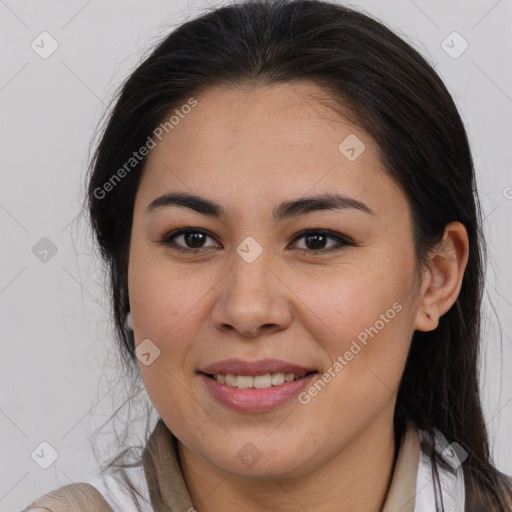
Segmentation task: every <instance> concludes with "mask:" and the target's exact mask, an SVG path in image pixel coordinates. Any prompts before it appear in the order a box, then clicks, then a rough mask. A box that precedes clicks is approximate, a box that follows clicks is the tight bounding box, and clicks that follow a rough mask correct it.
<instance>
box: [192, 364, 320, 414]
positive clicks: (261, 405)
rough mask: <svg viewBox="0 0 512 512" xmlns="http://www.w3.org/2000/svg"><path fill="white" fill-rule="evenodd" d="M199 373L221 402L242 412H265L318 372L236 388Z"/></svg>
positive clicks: (289, 396)
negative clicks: (263, 385) (261, 386)
mask: <svg viewBox="0 0 512 512" xmlns="http://www.w3.org/2000/svg"><path fill="white" fill-rule="evenodd" d="M199 375H200V376H201V378H202V379H203V381H204V383H205V384H206V387H207V388H208V390H209V391H210V393H211V394H212V395H213V397H214V398H216V399H217V400H218V401H219V402H220V403H221V404H223V405H225V406H227V407H230V408H231V409H235V410H237V411H241V412H265V411H271V410H273V409H275V408H276V407H278V406H280V405H281V404H283V403H285V402H287V401H288V400H290V399H291V398H293V397H294V396H296V395H297V394H298V393H300V392H301V391H302V389H304V388H305V387H306V386H307V385H308V384H309V383H310V382H311V381H312V380H313V379H314V378H315V376H316V375H317V373H311V374H309V375H306V376H305V377H302V378H301V379H297V380H294V381H292V382H285V383H284V384H281V385H279V386H271V387H269V388H265V389H256V388H249V389H241V388H234V387H231V386H227V385H226V384H221V383H220V382H217V381H216V380H215V379H212V378H211V377H208V376H206V375H205V374H204V373H200V374H199Z"/></svg>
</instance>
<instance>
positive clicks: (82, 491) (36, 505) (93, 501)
mask: <svg viewBox="0 0 512 512" xmlns="http://www.w3.org/2000/svg"><path fill="white" fill-rule="evenodd" d="M70 508H71V509H73V510H77V511H81V510H89V509H91V508H93V509H95V510H97V511H98V512H111V508H110V505H109V504H108V503H107V502H106V501H105V500H104V499H103V496H102V495H101V494H100V493H99V492H98V490H97V489H96V488H95V487H94V486H93V485H91V484H89V483H85V482H81V483H76V484H70V485H64V486H62V487H59V488H58V489H55V490H53V491H51V492H49V493H47V494H45V495H43V496H40V497H39V498H37V499H36V500H34V501H32V502H30V503H29V504H28V505H27V506H26V507H25V510H24V511H23V512H28V511H31V512H36V511H37V512H39V511H43V510H44V511H45V512H47V511H50V512H68V511H69V510H70Z"/></svg>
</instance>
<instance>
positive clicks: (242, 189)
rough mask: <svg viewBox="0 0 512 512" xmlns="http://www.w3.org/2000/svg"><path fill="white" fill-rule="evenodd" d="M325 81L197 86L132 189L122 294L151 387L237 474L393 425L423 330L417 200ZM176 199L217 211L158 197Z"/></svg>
mask: <svg viewBox="0 0 512 512" xmlns="http://www.w3.org/2000/svg"><path fill="white" fill-rule="evenodd" d="M315 93H317V94H319V95H321V96H322V97H323V98H326V94H325V93H322V91H321V90H320V89H318V88H317V87H316V86H315V85H313V84H311V83H307V82H302V83H298V82H297V83H294V84H290V83H288V84H279V85H273V86H260V87H254V88H246V89H244V90H243V91H241V90H234V89H232V90H231V89H227V88H212V89H209V90H208V91H207V92H205V93H203V94H201V95H199V96H197V97H195V100H196V101H197V105H196V106H195V107H194V108H191V109H190V112H189V109H188V108H186V109H183V110H182V115H181V116H179V123H177V124H175V125H174V127H173V128H172V129H169V130H168V133H166V132H165V131H164V136H163V137H162V140H161V141H160V142H159V141H156V142H158V144H157V146H156V147H155V148H154V149H152V150H151V152H150V155H149V158H148V161H147V166H146V168H145V170H144V174H143V176H142V179H141V182H140V186H139V189H138V193H137V196H136V200H135V207H134V218H133V229H132V235H131V245H130V259H129V297H130V306H131V311H132V316H133V326H134V333H135V340H136V346H137V351H138V354H139V356H140V359H139V367H140V371H141V374H142V378H143V381H144V384H145V386H146V389H147V392H148V394H149V397H150V399H151V400H152V402H153V404H154V406H155V408H156V410H157V411H158V413H159V414H160V416H161V417H162V419H163V420H164V422H165V423H166V425H167V426H168V428H169V429H170V430H171V431H172V432H173V433H174V434H175V435H176V436H177V438H178V439H179V440H180V441H181V442H182V443H183V445H182V446H184V447H185V449H187V450H189V451H190V453H194V454H196V456H200V458H201V460H203V461H206V463H209V464H211V465H213V466H215V467H217V468H220V469H222V470H224V471H229V472H231V473H236V474H240V475H242V474H243V475H252V476H258V475H259V476H264V475H265V473H270V474H272V475H278V474H279V475H285V474H286V475H300V474H303V473H305V472H307V471H311V470H312V469H313V468H315V467H318V466H320V465H325V464H326V463H327V462H328V461H330V460H332V459H334V458H335V457H336V456H341V454H342V453H343V452H345V453H350V452H347V451H345V450H349V448H350V446H355V443H356V441H357V440H358V439H361V437H362V436H363V435H367V434H368V433H369V432H373V435H375V436H378V435H379V434H378V433H379V432H388V433H389V431H390V429H391V428H392V420H393V410H394V405H395V400H396V390H397V387H398V384H399V381H400V378H401V375H402V372H403V368H404V365H405V360H406V356H407V352H408V348H409V343H410V339H411V336H412V334H413V332H414V329H415V328H416V326H415V325H416V317H417V312H418V300H417V294H416V293H415V276H416V272H417V268H416V266H415V259H414V251H413V242H412V234H411V215H410V210H409V207H408V204H407V201H406V198H405V196H404V195H403V193H402V192H401V190H400V188H399V187H398V186H397V185H396V184H395V183H394V182H393V181H392V180H391V179H390V178H389V176H388V175H387V174H386V173H385V172H384V168H383V165H382V163H381V161H380V159H379V149H378V147H377V145H376V143H375V142H374V140H372V139H371V138H370V137H369V135H368V134H367V133H366V132H365V131H363V130H361V129H360V128H358V127H356V126H354V125H352V124H350V123H349V122H348V121H345V120H344V119H343V118H341V117H340V116H339V115H335V114H334V113H333V112H332V111H331V110H330V109H329V108H328V107H326V106H325V105H322V103H320V102H318V101H317V100H315V98H314V97H313V96H311V95H312V94H315ZM183 112H189V113H187V114H184V113H183ZM347 138H348V139H347ZM363 144H364V146H363ZM177 193H180V194H183V195H193V196H198V197H200V198H201V200H202V201H205V202H206V201H208V204H209V205H210V206H208V207H206V206H204V205H202V206H201V204H202V203H200V202H199V201H193V200H187V201H185V203H186V204H187V205H188V206H185V205H183V204H181V205H180V204H175V203H173V202H172V201H167V202H166V201H164V200H162V201H160V202H159V203H158V204H157V205H155V206H154V207H153V208H149V209H148V205H150V204H151V203H152V202H153V201H155V199H157V198H159V197H161V196H163V195H164V194H177ZM327 194H330V195H331V196H332V197H331V201H330V203H329V202H327V203H325V201H324V202H322V203H320V202H318V203H317V202H315V201H308V198H316V199H318V198H320V197H321V196H324V195H327ZM334 195H339V196H340V197H341V196H342V197H344V198H345V199H334ZM183 197H184V196H183ZM211 204H215V205H216V206H215V208H213V207H211ZM322 204H323V206H322ZM329 204H330V205H331V207H330V208H329V207H327V206H328V205H329ZM200 206H201V207H200ZM182 228H187V229H189V230H190V232H189V233H185V234H183V233H181V234H179V233H178V234H177V235H176V236H175V237H174V238H173V240H170V237H168V243H167V244H166V243H164V242H162V240H163V239H164V238H165V237H166V236H167V235H168V234H170V233H171V232H174V231H175V230H178V229H182ZM305 230H311V232H310V233H303V232H304V231H305ZM319 230H325V232H319ZM337 237H340V238H337ZM343 240H345V243H344V242H343ZM194 249H195V251H194ZM141 343H143V344H142V345H141ZM265 360H266V361H265ZM268 360H271V361H270V362H269V361H268ZM251 363H255V364H254V365H252V364H251ZM215 365H217V367H216V368H215V367H214V368H209V367H212V366H215ZM308 372H315V373H308ZM306 373H308V374H307V375H306V376H305V377H302V376H303V375H304V374H306ZM207 374H221V376H220V377H218V379H219V380H214V379H213V378H212V377H209V376H207ZM225 374H229V375H231V376H230V377H223V376H224V375H225ZM282 374H297V375H298V376H301V378H300V379H298V380H294V381H292V382H288V381H289V380H290V377H289V376H284V375H282ZM238 376H241V377H238ZM257 377H259V378H257ZM294 378H295V376H292V379H294ZM225 379H227V381H228V383H223V381H225ZM283 380H284V383H283ZM254 386H256V387H254ZM269 386H270V387H269ZM386 440H388V438H386Z"/></svg>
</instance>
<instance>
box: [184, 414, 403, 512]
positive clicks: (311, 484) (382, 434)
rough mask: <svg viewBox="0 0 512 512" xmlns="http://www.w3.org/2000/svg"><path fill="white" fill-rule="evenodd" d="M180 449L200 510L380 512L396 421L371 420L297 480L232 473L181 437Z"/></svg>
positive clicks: (390, 467)
mask: <svg viewBox="0 0 512 512" xmlns="http://www.w3.org/2000/svg"><path fill="white" fill-rule="evenodd" d="M299 449H300V448H299ZM178 453H179V458H180V463H181V467H182V471H183V475H184V478H185V482H186V484H187V487H188V489H189V492H190V496H191V498H192V502H193V503H194V506H195V509H196V510H197V512H214V511H218V510H223V511H226V512H231V511H237V512H256V511H257V512H259V511H267V510H273V511H276V512H289V511H290V510H294V511H295V510H322V511H325V512H331V511H332V512H334V511H336V512H339V511H353V510H357V511H358V512H379V511H381V510H382V507H383V506H384V503H385V501H386V496H387V493H388V489H389V486H390V484H391V480H392V476H393V471H394V466H395V462H396V455H397V449H396V447H395V435H394V430H393V421H392V420H391V421H389V420H388V421H387V422H385V423H384V422H383V421H377V422H375V423H374V424H372V425H371V426H370V427H369V428H368V429H366V430H365V431H364V432H362V433H361V434H360V435H359V436H358V437H357V439H355V440H354V441H353V442H352V443H351V444H350V445H349V446H346V447H345V448H344V449H343V450H342V451H340V452H339V453H336V454H335V455H334V456H333V457H332V458H331V459H330V460H328V461H326V462H325V463H324V464H323V465H322V466H321V467H317V468H316V469H315V470H314V471H311V472H309V473H307V474H304V475H300V476H297V477H293V478H291V477H289V478H283V479H280V478H274V477H272V476H270V475H269V478H267V479H255V478H248V477H244V476H238V475H235V474H232V473H231V474H230V473H227V472H224V471H222V470H220V469H219V468H217V467H215V466H213V465H212V464H210V463H209V462H208V461H206V460H205V459H204V458H202V457H200V456H198V455H197V454H195V453H194V452H192V451H191V450H190V449H189V448H187V447H186V446H184V445H183V444H182V443H181V442H179V441H178Z"/></svg>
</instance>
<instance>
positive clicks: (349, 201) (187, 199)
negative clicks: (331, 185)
mask: <svg viewBox="0 0 512 512" xmlns="http://www.w3.org/2000/svg"><path fill="white" fill-rule="evenodd" d="M170 206H179V207H184V208H190V209H192V210H195V211H196V212H199V213H202V214H203V215H208V216H210V217H218V218H221V217H225V216H226V211H225V209H224V208H223V207H222V206H221V205H220V204H217V203H215V202H214V201H212V200H210V199H206V198H205V197H201V196H197V195H194V194H189V193H187V192H173V193H168V194H164V195H162V196H160V197H157V198H156V199H154V200H153V201H151V203H149V205H148V206H147V208H146V215H148V214H149V213H151V212H153V211H155V210H157V209H160V208H165V207H170ZM346 209H353V210H359V211H362V212H364V213H367V214H369V215H375V212H374V211H373V210H372V209H371V208H370V207H369V206H368V205H366V204H365V203H362V202H361V201H358V200H357V199H353V198H351V197H348V196H345V195H342V194H332V193H326V194H320V195H315V196H307V197H303V198H300V199H294V200H292V201H285V202H283V203H281V204H280V205H279V206H278V207H276V208H275V209H274V211H273V218H274V221H275V222H281V221H283V220H285V219H288V218H290V217H297V216H299V215H304V214H307V213H310V212H313V211H317V210H346Z"/></svg>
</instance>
